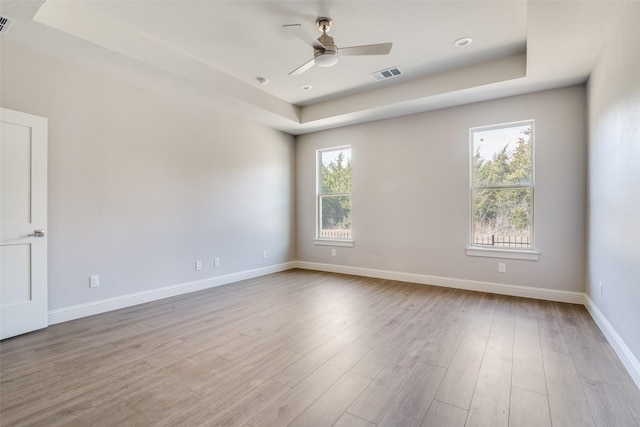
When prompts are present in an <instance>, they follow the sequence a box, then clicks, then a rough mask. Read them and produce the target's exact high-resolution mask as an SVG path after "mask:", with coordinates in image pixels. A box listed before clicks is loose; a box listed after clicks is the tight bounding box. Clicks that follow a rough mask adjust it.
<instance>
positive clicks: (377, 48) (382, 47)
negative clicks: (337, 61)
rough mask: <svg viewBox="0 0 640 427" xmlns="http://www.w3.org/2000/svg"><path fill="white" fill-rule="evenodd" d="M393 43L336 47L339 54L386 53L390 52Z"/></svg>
mask: <svg viewBox="0 0 640 427" xmlns="http://www.w3.org/2000/svg"><path fill="white" fill-rule="evenodd" d="M391 46H393V43H378V44H367V45H362V46H349V47H341V48H338V55H340V56H355V55H388V54H389V52H391Z"/></svg>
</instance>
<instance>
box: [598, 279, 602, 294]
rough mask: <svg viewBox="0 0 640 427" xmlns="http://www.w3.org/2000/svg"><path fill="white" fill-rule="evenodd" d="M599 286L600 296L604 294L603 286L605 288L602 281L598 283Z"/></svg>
mask: <svg viewBox="0 0 640 427" xmlns="http://www.w3.org/2000/svg"><path fill="white" fill-rule="evenodd" d="M598 286H599V287H600V296H602V288H603V286H602V282H600V283H598Z"/></svg>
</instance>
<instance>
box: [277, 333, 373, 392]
mask: <svg viewBox="0 0 640 427" xmlns="http://www.w3.org/2000/svg"><path fill="white" fill-rule="evenodd" d="M366 331H367V328H365V327H362V326H358V325H354V326H352V327H350V328H347V329H346V330H344V331H342V332H340V333H339V334H337V335H335V336H333V337H332V338H330V339H329V340H327V342H325V343H324V344H322V345H321V346H319V347H317V348H316V349H315V350H313V351H311V352H310V353H309V354H307V355H305V356H303V357H301V358H300V359H298V360H297V361H296V362H294V363H292V364H291V365H289V366H288V367H287V368H285V369H283V370H282V371H280V372H279V373H278V374H276V375H275V376H274V377H273V379H275V380H276V381H278V382H280V383H282V384H285V385H288V386H289V387H295V386H296V385H297V384H298V383H300V382H301V381H302V380H304V379H305V378H306V377H308V376H309V375H310V374H311V373H313V372H314V371H315V370H316V369H318V368H319V367H320V366H322V365H323V364H325V363H326V362H327V361H328V360H329V359H331V358H332V357H333V356H335V355H336V354H338V353H339V352H340V351H342V350H343V349H344V348H345V347H347V346H348V345H349V344H351V343H353V342H354V341H355V340H356V339H358V337H359V336H360V335H362V334H363V333H365V332H366Z"/></svg>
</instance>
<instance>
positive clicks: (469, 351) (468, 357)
mask: <svg viewBox="0 0 640 427" xmlns="http://www.w3.org/2000/svg"><path fill="white" fill-rule="evenodd" d="M486 345H487V338H484V337H481V336H479V335H473V334H468V335H465V336H464V338H463V339H462V342H461V343H460V345H459V346H458V350H457V352H456V354H455V356H454V357H453V360H452V361H451V365H449V369H447V373H446V375H445V376H444V379H443V380H442V384H440V388H439V389H438V392H437V394H436V399H437V400H439V401H441V402H443V403H448V404H450V405H453V406H457V407H458V408H462V409H466V410H468V409H469V405H470V404H471V398H472V396H473V390H474V389H475V386H476V381H477V379H478V374H479V372H480V365H481V364H482V358H483V356H484V350H485V347H486Z"/></svg>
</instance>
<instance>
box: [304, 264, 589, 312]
mask: <svg viewBox="0 0 640 427" xmlns="http://www.w3.org/2000/svg"><path fill="white" fill-rule="evenodd" d="M295 265H296V267H297V268H301V269H305V270H317V271H326V272H331V273H342V274H351V275H355V276H364V277H373V278H377V279H388V280H398V281H401V282H411V283H419V284H423V285H436V286H444V287H446V288H456V289H466V290H470V291H479V292H488V293H492V294H500V295H510V296H516V297H524V298H534V299H542V300H547V301H557V302H566V303H571V304H584V296H585V295H584V293H582V292H573V291H561V290H557V289H544V288H534V287H531V286H516V285H508V284H504V283H492V282H480V281H477V280H465V279H455V278H450V277H439V276H429V275H426V274H415V273H402V272H398V271H389V270H376V269H372V268H362V267H351V266H347V265H335V264H321V263H316V262H307V261H297V262H296V263H295Z"/></svg>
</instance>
